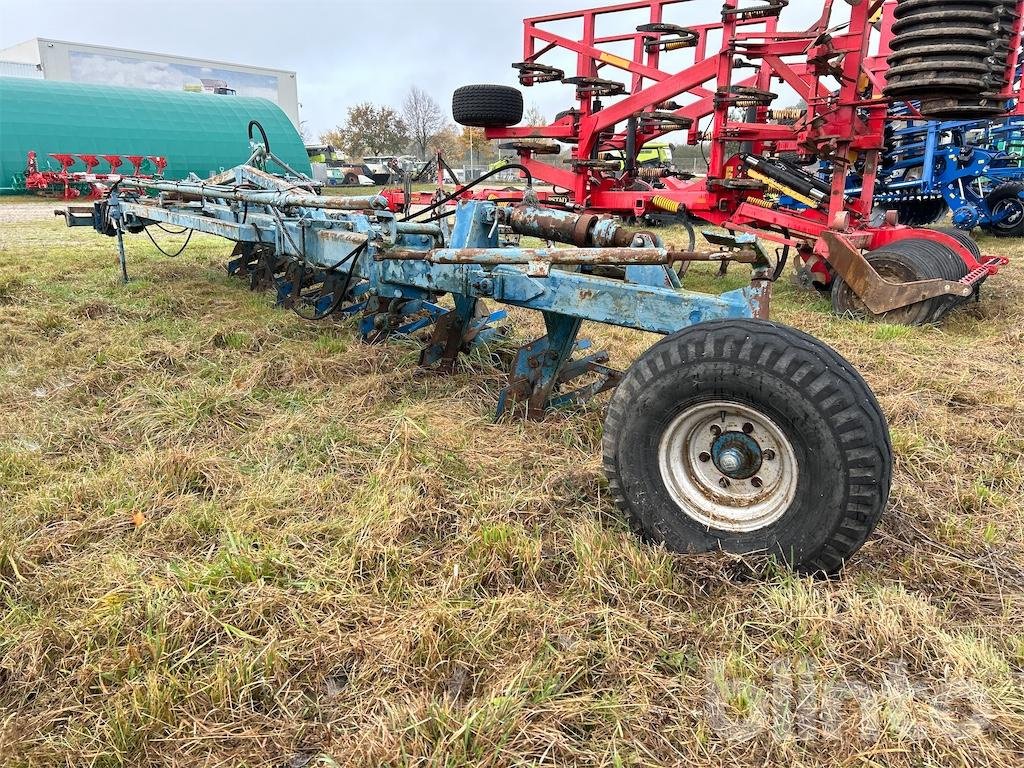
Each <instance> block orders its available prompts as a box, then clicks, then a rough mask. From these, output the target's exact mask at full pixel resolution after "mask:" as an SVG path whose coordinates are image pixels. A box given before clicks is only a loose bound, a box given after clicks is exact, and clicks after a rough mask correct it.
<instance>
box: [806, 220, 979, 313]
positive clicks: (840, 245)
mask: <svg viewBox="0 0 1024 768" xmlns="http://www.w3.org/2000/svg"><path fill="white" fill-rule="evenodd" d="M821 237H822V239H823V240H824V241H825V244H826V246H827V247H828V261H829V264H831V265H832V267H833V268H834V269H835V270H836V272H838V273H839V274H840V275H841V276H842V278H843V280H845V281H846V283H847V285H849V286H850V288H851V289H852V290H853V292H854V293H855V294H856V295H857V297H858V298H860V300H861V301H863V302H864V305H865V306H866V307H867V308H868V309H869V310H871V312H873V313H874V314H876V315H880V314H882V313H883V312H889V311H891V310H894V309H899V308H900V307H906V306H909V305H910V304H915V303H917V302H919V301H927V300H928V299H934V298H935V297H937V296H960V297H963V298H967V297H968V296H970V295H971V293H972V291H973V288H972V287H971V286H969V285H963V284H961V283H960V282H958V281H956V280H915V281H913V282H909V283H892V282H889V281H888V280H886V279H885V278H884V277H882V276H881V275H879V274H878V272H876V271H875V270H874V268H873V267H872V266H871V265H870V264H869V263H868V261H867V259H865V258H864V256H863V254H861V253H860V251H858V250H856V249H854V248H852V247H851V246H850V245H849V244H848V243H847V242H846V241H845V240H844V239H843V238H841V237H840V236H839V235H838V234H837V233H835V232H828V231H826V232H823V233H822V235H821Z"/></svg>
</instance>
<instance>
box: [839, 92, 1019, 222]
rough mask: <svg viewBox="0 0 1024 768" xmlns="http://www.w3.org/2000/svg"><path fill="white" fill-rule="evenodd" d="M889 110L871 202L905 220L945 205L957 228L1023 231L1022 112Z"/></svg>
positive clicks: (927, 216)
mask: <svg viewBox="0 0 1024 768" xmlns="http://www.w3.org/2000/svg"><path fill="white" fill-rule="evenodd" d="M892 114H893V116H894V117H895V118H896V119H895V120H894V121H892V122H891V123H890V124H889V125H888V126H887V127H886V134H887V135H886V151H885V153H884V154H883V156H882V160H881V165H880V169H879V174H878V182H877V185H876V188H875V189H876V191H875V203H876V204H877V206H878V207H879V208H883V209H887V210H895V211H896V212H897V215H898V217H899V222H900V223H901V224H907V225H910V226H922V225H925V224H931V223H933V222H935V221H937V220H938V219H939V218H941V217H942V216H943V214H945V213H946V211H947V210H948V211H950V212H951V214H952V223H953V226H955V227H956V228H957V229H961V230H965V231H970V230H972V229H974V228H975V227H981V228H982V229H983V230H985V231H986V232H989V233H991V234H994V235H997V236H1000V237H1018V236H1021V235H1024V198H1022V195H1024V156H1022V154H1021V150H1022V149H1024V135H1022V131H1024V118H1020V117H1012V118H1006V119H1003V120H997V121H984V120H946V121H936V120H928V121H926V120H921V119H914V118H913V117H911V116H910V112H909V111H908V109H907V107H906V105H904V104H900V105H898V106H896V107H894V111H893V113H892ZM856 183H859V182H854V184H856Z"/></svg>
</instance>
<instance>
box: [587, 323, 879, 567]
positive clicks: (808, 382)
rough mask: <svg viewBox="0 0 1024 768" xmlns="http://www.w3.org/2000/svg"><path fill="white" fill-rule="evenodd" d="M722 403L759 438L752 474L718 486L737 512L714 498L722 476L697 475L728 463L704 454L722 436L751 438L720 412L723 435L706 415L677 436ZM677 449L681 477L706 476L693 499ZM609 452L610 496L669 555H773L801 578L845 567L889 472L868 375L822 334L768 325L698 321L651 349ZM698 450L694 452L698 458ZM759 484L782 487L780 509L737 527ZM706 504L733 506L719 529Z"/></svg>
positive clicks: (616, 412)
mask: <svg viewBox="0 0 1024 768" xmlns="http://www.w3.org/2000/svg"><path fill="white" fill-rule="evenodd" d="M722 405H724V406H727V407H728V408H730V409H736V413H738V414H739V416H738V418H740V419H743V420H747V419H749V421H751V422H756V425H755V424H753V423H751V424H747V423H745V421H744V423H743V425H742V427H741V428H740V429H741V430H742V431H743V433H744V434H748V436H750V437H752V438H755V439H758V440H760V441H761V442H760V443H758V446H759V450H761V454H760V462H761V463H760V464H759V465H758V466H759V467H760V468H759V469H755V470H754V472H755V474H754V475H749V474H747V475H746V477H745V479H742V478H739V475H735V476H733V475H730V476H729V477H728V478H726V479H727V480H729V482H727V483H726V485H723V486H722V488H723V489H724V488H726V487H727V486H728V487H729V490H728V491H725V493H726V495H728V494H729V493H735V494H738V496H737V497H736V498H738V499H740V500H741V502H740V503H737V504H735V505H734V506H729V503H728V502H729V501H730V499H727V502H721V501H716V498H717V497H718V496H719V491H718V490H716V489H715V488H714V485H715V482H710V481H708V480H707V478H705V477H704V475H703V474H702V473H707V472H711V476H712V477H713V475H714V472H716V471H720V470H719V464H718V462H719V459H720V458H721V457H722V456H724V455H725V454H724V452H721V453H719V454H718V458H713V459H712V458H709V457H710V453H711V451H713V450H720V448H721V445H720V444H719V441H721V440H722V439H724V438H728V440H742V439H743V438H742V436H740V437H737V435H739V432H738V431H737V428H735V427H734V426H730V422H729V421H728V420H727V419H726V418H725V415H726V412H725V411H723V413H722V417H723V418H722V420H721V424H722V427H721V428H719V429H718V434H717V435H716V434H715V429H716V425H715V424H712V426H711V427H710V431H705V430H704V426H702V425H701V424H700V423H697V426H696V427H695V429H696V432H695V433H694V434H695V435H696V437H694V436H692V435H689V434H686V435H684V438H685V439H682V440H680V438H679V435H678V434H677V431H678V430H677V425H679V424H689V423H690V422H689V421H688V420H689V419H690V418H691V414H693V413H704V412H706V411H708V410H709V409H710V412H711V413H712V416H711V418H712V419H715V418H717V412H716V409H717V408H718V407H720V406H722ZM745 414H757V416H756V417H755V416H749V415H745ZM732 418H733V415H732V414H731V412H730V415H729V419H732ZM761 419H763V423H762V421H761ZM748 427H750V432H749V433H747V432H746V430H747V428H748ZM723 429H725V431H723ZM773 435H774V437H773ZM779 436H782V438H784V439H785V441H786V446H787V447H784V446H783V445H782V443H781V442H778V443H777V445H778V448H777V450H773V452H772V455H771V456H769V455H768V451H767V449H766V448H764V446H765V445H769V444H772V443H771V441H772V440H776V441H778V440H780V439H781V438H779ZM708 440H713V441H714V442H713V444H712V446H711V447H710V448H708V447H705V446H704V444H703V443H704V442H706V441H708ZM680 446H683V448H682V449H681V450H682V451H683V452H684V453H685V454H686V456H689V457H690V458H689V459H686V458H685V457H684V459H683V460H682V461H683V464H685V465H686V467H687V469H686V470H685V471H684V475H686V473H687V472H689V471H690V469H692V470H693V472H694V475H693V477H694V478H698V479H697V480H694V485H693V486H692V487H694V488H697V489H698V491H696V492H694V494H693V497H692V498H690V497H686V496H681V495H680V493H679V492H678V491H679V488H681V487H684V486H685V483H684V484H683V485H682V486H681V485H680V484H679V482H678V478H677V477H676V475H675V470H674V469H672V468H671V467H672V466H673V465H672V464H671V462H672V461H673V459H672V457H673V456H674V455H676V454H675V453H674V451H673V450H672V449H673V447H680ZM602 447H603V465H604V471H605V474H606V476H607V477H608V483H609V489H610V492H611V495H612V497H613V499H614V501H615V503H616V505H617V506H618V507H619V508H620V509H621V510H622V511H623V512H624V513H625V514H626V516H627V517H628V519H629V521H630V523H631V525H632V527H633V529H634V530H635V531H636V532H637V533H639V534H640V535H641V536H642V537H643V538H644V539H646V540H648V541H651V542H654V543H658V544H664V545H665V547H666V548H667V549H669V550H672V551H675V552H684V553H696V552H710V551H719V550H722V551H726V552H732V553H736V554H754V553H761V554H768V555H773V556H775V557H777V558H780V559H781V560H782V561H783V562H785V563H787V564H788V565H790V566H791V567H793V568H795V569H797V570H799V571H801V572H806V573H826V574H830V573H835V572H837V571H838V570H840V569H841V568H842V567H843V566H844V564H845V563H846V562H847V561H848V560H849V558H850V557H851V556H852V555H853V554H854V553H855V552H856V551H857V550H858V549H859V548H860V547H861V546H862V545H863V544H864V542H865V540H866V539H867V537H868V535H869V534H870V533H871V531H872V530H873V529H874V527H875V525H876V524H877V523H878V520H879V518H880V517H881V515H882V512H883V510H884V509H885V505H886V502H887V499H888V496H889V486H890V483H891V479H892V445H891V444H890V441H889V431H888V427H887V425H886V421H885V416H884V415H883V413H882V410H881V408H880V407H879V405H878V402H877V401H876V400H875V397H874V395H873V394H872V392H871V390H870V388H869V387H868V385H867V384H866V383H865V382H864V380H863V379H862V378H861V376H860V374H858V373H857V371H856V370H855V369H854V368H853V366H851V365H850V364H849V363H848V362H847V361H846V360H844V359H843V358H842V357H841V356H840V355H839V353H837V352H836V351H835V350H833V349H832V348H831V347H829V346H827V345H826V344H824V343H822V342H821V341H818V340H817V339H815V338H814V337H812V336H808V335H807V334H805V333H803V332H801V331H798V330H795V329H793V328H789V327H787V326H783V325H779V324H776V323H771V322H768V321H764V320H720V321H714V322H708V323H700V324H698V325H695V326H691V327H689V328H685V329H683V330H682V331H679V332H677V333H674V334H672V335H670V336H667V337H666V338H665V339H663V340H661V341H660V342H658V343H657V344H655V345H654V346H653V347H651V348H650V349H649V350H647V352H645V353H644V354H643V355H641V356H640V358H639V359H637V361H636V362H635V363H634V364H633V365H632V366H631V367H630V369H629V371H627V373H626V375H625V377H624V378H623V380H622V383H621V384H619V386H618V388H617V389H616V391H615V394H614V396H613V397H612V400H611V403H610V404H609V408H608V415H607V417H606V419H605V430H604V438H603V443H602ZM694 451H700V453H699V454H697V455H696V458H694V455H695V454H694V453H693V452H694ZM784 453H785V455H784ZM666 457H667V458H666ZM787 457H789V458H787ZM775 461H778V462H779V463H778V464H772V462H775ZM666 462H668V463H666ZM701 462H703V463H701ZM709 462H710V463H709ZM773 467H774V469H773ZM787 467H789V471H788V473H787ZM748 469H749V468H748ZM721 471H723V472H724V470H721ZM730 471H733V472H734V473H735V471H736V470H735V468H734V469H733V470H730ZM771 472H776V473H777V475H778V477H777V478H775V477H774V476H770V477H766V479H765V480H763V481H761V483H760V484H758V485H756V486H755V485H754V483H755V481H756V480H759V477H760V476H759V474H756V473H763V474H766V475H768V474H769V473H771ZM740 474H743V472H740ZM687 476H688V475H687ZM730 478H732V479H730ZM698 480H699V481H698ZM705 481H707V482H705ZM717 482H718V483H719V484H721V479H719V480H718V481H717ZM733 483H735V484H736V487H735V488H733V486H732V484H733ZM783 483H784V485H783ZM740 484H744V485H743V487H742V488H740V487H739V486H740ZM776 486H777V487H776ZM762 487H763V488H765V489H768V490H765V491H763V493H770V494H772V495H774V494H776V492H777V490H778V489H784V490H786V495H784V496H781V497H778V498H774V501H773V506H772V510H773V514H775V515H776V516H775V517H774V518H772V519H769V518H768V517H763V518H757V520H755V523H756V524H755V525H754V527H752V528H750V527H748V528H746V529H738V528H737V525H738V523H737V522H736V520H742V517H743V515H748V512H747V511H746V510H747V509H749V508H752V506H753V505H751V504H749V503H746V502H745V501H743V500H744V499H746V500H747V501H749V498H748V497H744V496H743V495H742V494H744V493H755V494H756V493H762V491H761V490H755V489H761V488H762ZM673 489H675V490H673ZM722 498H726V497H722ZM751 498H752V497H751ZM709 499H710V501H709ZM757 503H758V504H760V502H757ZM706 504H710V505H711V506H710V507H708V508H709V509H715V510H717V509H718V507H716V506H715V505H716V504H718V506H722V504H725V507H724V508H725V509H726V511H725V512H724V513H723V515H722V516H720V517H712V518H711V519H712V520H721V521H722V522H721V523H714V524H711V523H709V522H708V520H707V519H706V516H705V515H704V512H702V511H701V510H705V507H706ZM728 510H739V511H735V512H730V511H728ZM730 515H735V519H733V518H732V517H730Z"/></svg>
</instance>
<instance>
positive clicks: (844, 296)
mask: <svg viewBox="0 0 1024 768" xmlns="http://www.w3.org/2000/svg"><path fill="white" fill-rule="evenodd" d="M939 231H941V232H944V233H945V234H948V235H950V236H952V237H955V238H956V239H957V240H959V241H960V242H961V243H963V245H964V246H965V247H967V248H969V249H970V250H971V251H972V253H973V254H974V255H975V257H976V258H979V257H980V256H981V250H980V249H979V248H978V245H977V243H975V242H974V240H972V239H971V237H970V235H968V234H967V233H966V232H961V231H959V230H956V229H949V228H946V229H941V230H939ZM865 258H866V259H867V261H868V263H869V264H870V265H871V266H872V267H873V268H874V269H875V271H876V272H878V274H879V275H880V276H881V277H883V278H885V279H886V280H888V281H890V282H894V283H910V282H915V281H917V280H930V279H936V278H937V279H941V280H950V281H957V280H960V279H961V278H963V277H964V276H965V275H966V274H967V265H966V264H964V260H963V259H962V258H961V257H960V256H959V254H957V253H956V251H954V250H953V249H952V248H948V247H947V246H945V245H942V244H941V243H937V242H934V241H932V240H926V239H925V238H920V237H908V238H906V239H904V240H897V241H896V242H894V243H890V244H889V245H886V246H884V247H882V248H878V249H876V250H874V251H871V252H870V253H868V254H866V257H865ZM961 301H962V300H961V299H958V298H954V297H951V296H938V297H936V298H932V299H926V300H925V301H919V302H915V303H914V304H909V305H907V306H905V307H899V308H898V309H893V310H890V311H889V312H883V313H881V314H875V313H873V312H872V311H871V310H869V309H868V308H867V306H866V305H865V304H864V302H863V301H862V300H861V298H860V297H859V296H857V294H856V293H854V291H853V289H852V288H851V287H850V286H849V285H848V284H847V283H846V281H845V280H843V278H842V277H841V276H840V275H838V274H837V275H836V276H835V277H834V278H833V280H832V308H833V309H834V310H835V311H836V313H837V314H839V315H846V316H853V317H858V318H866V319H872V320H880V321H883V322H887V323H899V324H902V325H926V324H928V323H935V322H938V321H939V320H940V319H941V318H942V317H944V316H945V315H946V314H947V313H948V312H949V311H950V310H951V309H953V308H954V307H955V306H957V304H958V303H960V302H961Z"/></svg>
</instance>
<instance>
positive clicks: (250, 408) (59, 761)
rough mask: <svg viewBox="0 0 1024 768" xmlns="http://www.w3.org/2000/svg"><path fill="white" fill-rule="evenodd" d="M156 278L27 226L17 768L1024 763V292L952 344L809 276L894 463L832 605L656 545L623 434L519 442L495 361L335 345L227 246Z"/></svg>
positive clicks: (601, 336) (523, 434)
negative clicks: (822, 291) (842, 308)
mask: <svg viewBox="0 0 1024 768" xmlns="http://www.w3.org/2000/svg"><path fill="white" fill-rule="evenodd" d="M158 234H159V233H158ZM164 237H165V238H166V239H167V240H169V241H171V242H174V239H173V238H170V236H167V235H165V236H164ZM982 245H983V247H984V248H986V249H992V250H1000V251H1004V252H1007V253H1009V254H1011V255H1014V254H1017V255H1018V256H1019V257H1020V258H1022V259H1024V247H1022V246H1020V245H1018V244H1010V243H1007V242H1005V241H994V240H985V241H983V243H982ZM128 247H129V263H130V270H131V272H132V274H133V276H134V279H133V281H132V282H131V283H130V284H129V285H128V286H122V285H121V284H120V283H119V282H118V280H117V271H116V267H115V249H114V243H113V241H112V240H110V239H108V238H105V237H101V236H99V235H96V234H94V233H92V232H91V230H84V229H83V230H67V229H64V228H63V226H62V223H61V222H59V221H57V220H54V221H41V222H31V223H25V222H21V223H15V222H11V221H9V220H6V219H5V218H4V211H3V208H2V207H0V764H3V765H10V766H22V765H25V766H28V765H53V766H57V765H61V766H64V765H67V766H83V765H95V766H114V765H126V766H150V765H153V766H169V765H203V766H221V765H223V766H241V765H244V766H282V767H287V768H302V767H303V766H336V765H337V766H349V765H352V766H381V765H388V766H420V765H443V766H463V765H487V766H498V765H502V766H504V765H585V766H627V765H628V766H632V765H643V766H656V765H680V766H691V765H701V766H705V765H706V766H729V767H730V768H738V767H742V766H751V767H753V766H764V765H768V764H780V765H789V766H806V767H808V768H810V767H811V766H821V765H842V766H908V767H909V766H957V765H969V766H982V765H986V766H988V765H991V766H1012V765H1024V758H1022V755H1024V689H1022V681H1024V677H1022V672H1024V631H1022V626H1021V625H1022V619H1024V458H1022V455H1024V288H1022V287H1021V280H1022V278H1024V270H1022V269H1021V267H1020V266H1019V265H1012V266H1011V267H1009V268H1007V269H1005V270H1004V271H1003V273H1001V274H1000V275H999V276H998V277H996V278H994V279H992V280H990V281H989V283H988V284H987V285H986V286H985V290H984V294H985V297H984V300H983V301H982V303H981V304H979V305H972V306H969V307H967V308H966V309H964V310H962V311H959V312H958V313H956V314H955V315H954V316H952V317H950V318H948V320H947V321H946V323H945V324H944V325H943V326H942V327H940V328H903V327H896V326H889V325H871V324H863V323H856V322H851V321H846V320H842V319H838V318H835V317H832V316H830V315H829V313H828V311H827V303H826V302H825V301H824V300H822V299H821V298H819V297H817V296H815V295H811V294H809V293H806V292H803V291H801V290H799V289H797V288H796V287H794V286H791V285H790V284H789V283H788V282H786V283H785V284H782V283H780V285H779V288H778V294H777V301H776V304H775V310H776V311H775V317H776V319H779V320H782V321H784V322H788V323H790V324H792V325H795V326H797V327H799V328H802V329H804V330H807V331H809V332H811V333H813V334H815V335H817V336H819V337H820V338H822V339H824V340H826V341H827V342H829V343H831V344H833V345H834V346H835V347H836V348H837V349H838V350H839V351H840V352H842V353H843V354H844V355H845V356H847V357H848V358H849V359H850V360H851V361H852V362H853V363H854V364H855V365H856V366H857V367H858V368H859V369H860V370H861V371H862V372H863V374H864V376H865V377H866V378H867V380H868V382H869V383H870V384H871V386H872V387H873V388H874V390H875V392H876V393H877V395H878V398H879V400H880V402H881V404H882V406H883V408H884V410H885V412H886V414H887V416H888V419H889V422H890V426H891V430H892V437H893V444H894V447H895V452H896V467H895V479H894V487H893V492H892V498H891V502H890V508H889V510H888V512H887V513H886V515H885V517H884V519H883V522H882V523H881V525H880V527H879V528H878V530H877V531H876V532H875V534H874V535H872V537H871V538H870V539H869V542H868V544H867V545H866V546H865V547H864V549H863V550H862V551H861V552H860V554H859V556H858V557H857V558H856V559H855V560H854V561H853V562H852V563H851V564H850V566H849V567H848V568H847V570H846V571H845V573H844V575H843V576H842V577H841V578H840V579H838V580H834V581H822V580H813V579H809V578H798V577H795V576H793V575H791V574H789V573H787V572H781V571H780V572H774V571H773V572H769V573H767V574H765V575H762V576H759V577H756V578H751V577H750V576H749V575H747V574H746V572H745V571H743V570H742V569H741V568H739V567H737V565H736V564H735V563H733V562H732V561H729V560H727V559H724V558H720V557H712V556H708V557H682V556H674V555H671V554H668V553H666V552H665V551H663V550H658V549H654V548H651V547H649V546H647V545H645V544H642V543H640V542H639V541H637V540H636V539H635V538H634V537H633V536H632V535H631V534H630V533H629V531H628V529H627V527H626V525H625V523H624V522H623V520H622V518H621V517H620V516H619V514H618V513H617V512H616V510H615V509H614V508H613V506H612V504H611V503H610V500H609V499H608V497H607V494H606V484H605V480H604V479H603V477H602V474H601V470H600V465H599V457H598V454H599V440H600V435H601V424H602V405H601V404H600V403H596V404H594V405H592V406H589V407H586V408H581V409H578V410H575V411H571V412H566V413H563V414H559V415H556V416H553V417H551V418H549V419H547V420H546V421H544V422H539V423H537V422H531V423H518V422H513V423H507V424H505V423H503V424H495V423H494V422H493V419H492V409H493V407H494V403H495V399H496V395H497V392H498V390H499V389H500V387H501V386H502V382H503V376H502V373H501V371H499V370H497V369H495V368H494V367H492V366H491V364H490V363H489V362H488V359H487V358H486V357H484V356H478V357H475V358H473V359H472V360H471V361H470V363H469V364H468V366H467V367H466V368H464V369H463V370H460V371H459V372H457V373H456V374H454V375H451V376H439V375H434V374H430V373H426V372H423V371H419V370H417V369H416V367H415V364H414V363H415V360H416V355H417V350H416V348H415V347H413V346H412V345H409V344H400V343H396V344H388V345H378V346H366V345H363V344H361V343H360V342H358V341H357V338H356V336H355V334H354V331H353V329H352V328H351V327H350V326H349V325H347V324H345V323H343V322H334V321H329V322H326V323H323V324H317V325H311V324H308V323H306V322H305V321H303V320H301V319H299V318H298V317H297V316H295V315H294V314H292V313H290V312H286V311H281V310H278V309H275V308H274V307H273V306H272V304H271V301H270V298H269V297H268V296H267V295H258V294H253V293H250V292H249V291H248V290H246V288H245V287H244V286H243V285H242V284H240V282H238V281H235V280H233V279H231V278H228V277H227V276H226V275H225V274H224V271H223V266H222V265H223V263H224V261H225V259H226V257H227V254H228V253H229V251H230V246H229V245H228V244H227V243H225V242H224V241H220V240H216V239H213V238H210V237H206V236H197V237H195V238H194V239H193V244H192V246H191V247H190V248H189V250H187V251H186V252H185V254H184V255H183V256H181V257H180V258H178V259H175V260H170V259H166V258H164V257H162V256H159V255H157V254H155V252H154V249H153V248H152V246H151V245H150V243H149V241H148V240H146V239H145V238H143V237H133V238H130V239H129V241H128ZM742 271H743V270H742V269H740V268H734V270H733V272H734V275H733V276H730V278H729V280H728V281H727V282H728V284H729V285H738V284H740V283H741V282H743V280H744V278H743V275H742V274H741V273H742ZM696 277H697V280H696V284H697V285H702V286H705V287H713V288H715V289H716V290H717V289H720V287H721V286H719V285H718V284H716V281H715V280H714V279H713V278H711V277H710V276H709V274H707V273H705V274H702V275H700V274H699V275H696ZM515 319H516V320H517V321H518V322H517V327H518V332H519V334H520V335H521V336H522V337H523V338H528V337H529V334H530V333H531V332H535V331H536V330H537V327H538V326H537V324H536V321H535V320H533V319H530V318H527V317H526V316H524V315H520V314H516V316H515ZM585 332H586V333H587V335H589V336H591V337H592V338H594V339H595V341H596V342H597V343H598V344H599V345H602V344H603V345H605V346H607V347H608V348H609V349H610V350H611V351H612V355H613V362H614V363H617V364H618V365H619V366H622V367H624V366H625V365H627V364H628V362H629V360H630V359H631V358H633V357H635V356H636V355H637V354H639V353H640V352H641V351H642V350H643V349H644V348H646V346H648V345H649V344H650V343H651V341H652V340H653V339H652V337H645V336H644V335H642V334H638V333H634V332H630V331H625V330H619V329H611V328H601V327H594V328H585Z"/></svg>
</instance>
